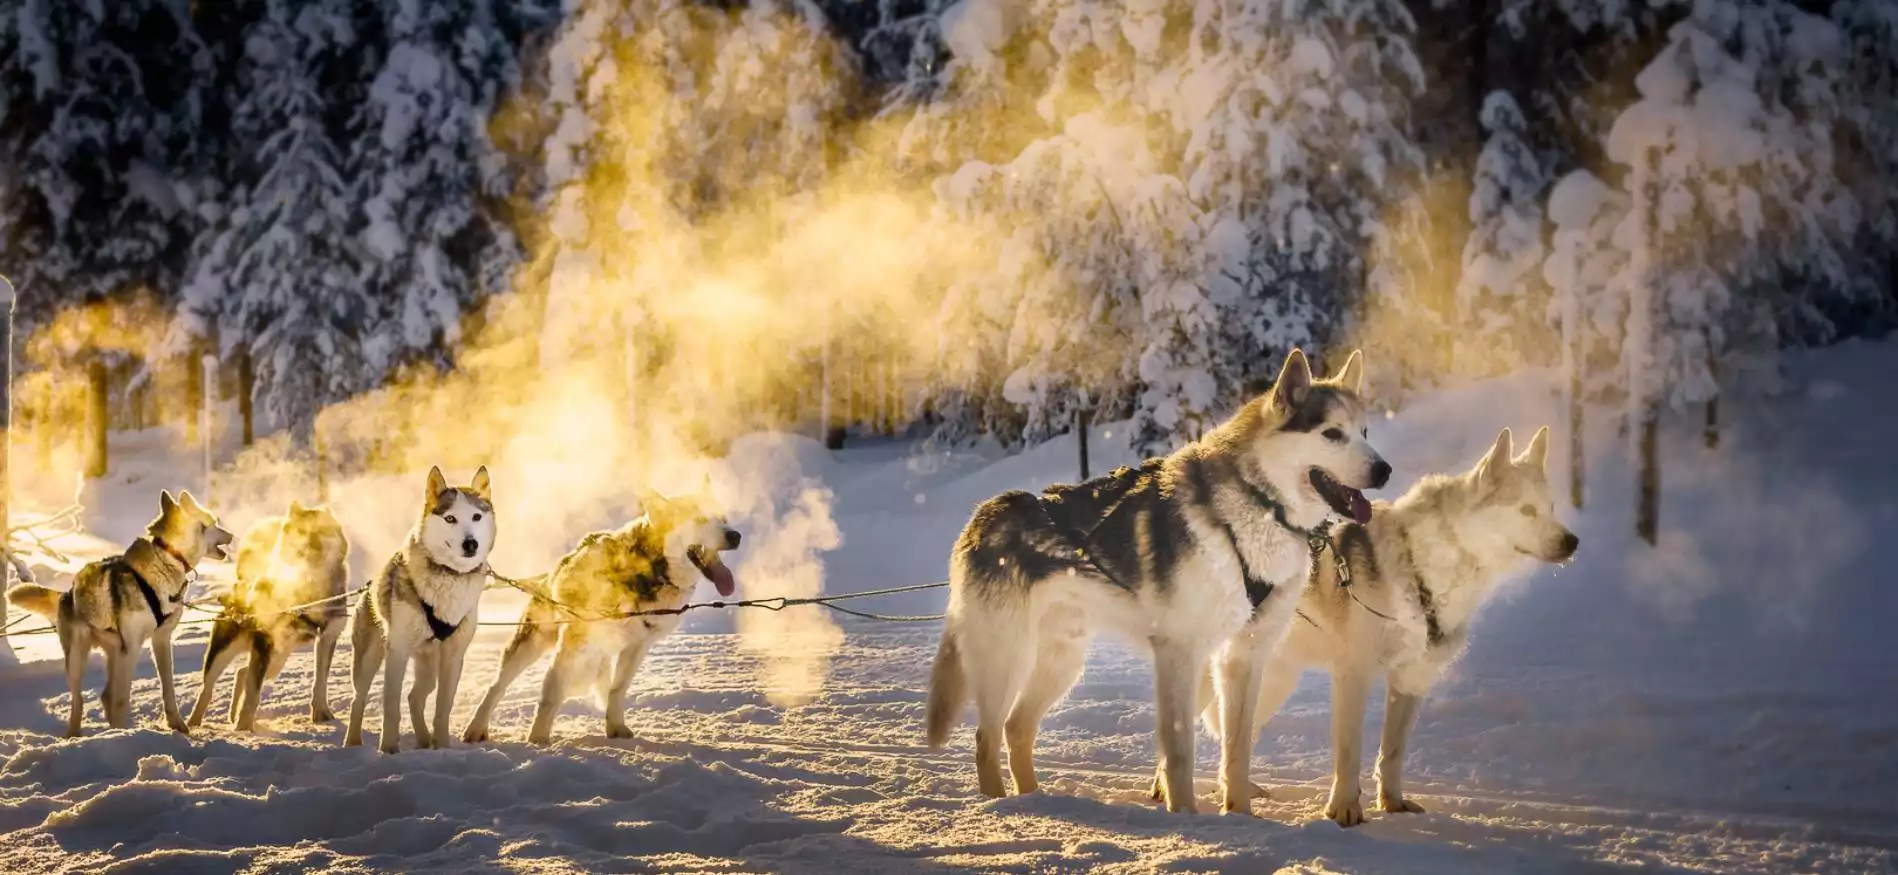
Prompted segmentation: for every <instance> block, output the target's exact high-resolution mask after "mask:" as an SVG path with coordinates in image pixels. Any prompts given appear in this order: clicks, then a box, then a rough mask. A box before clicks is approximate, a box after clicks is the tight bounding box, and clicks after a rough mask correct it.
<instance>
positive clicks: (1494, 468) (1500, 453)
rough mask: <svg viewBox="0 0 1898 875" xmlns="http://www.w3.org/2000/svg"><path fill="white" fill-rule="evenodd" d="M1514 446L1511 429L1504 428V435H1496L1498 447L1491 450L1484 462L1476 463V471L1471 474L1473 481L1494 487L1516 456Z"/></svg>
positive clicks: (1484, 457)
mask: <svg viewBox="0 0 1898 875" xmlns="http://www.w3.org/2000/svg"><path fill="white" fill-rule="evenodd" d="M1513 444H1514V442H1513V440H1512V439H1511V438H1510V436H1509V427H1508V426H1503V430H1502V433H1501V434H1498V435H1496V445H1495V446H1492V447H1490V448H1489V452H1488V453H1487V454H1485V455H1484V456H1483V459H1482V461H1480V462H1477V463H1476V470H1474V471H1472V472H1470V473H1471V475H1472V477H1471V479H1473V480H1475V481H1476V482H1477V483H1478V484H1480V485H1483V486H1490V485H1493V484H1494V483H1495V482H1496V480H1497V478H1499V477H1501V476H1502V475H1503V473H1504V471H1505V470H1507V469H1508V467H1509V459H1510V457H1511V456H1512V455H1514V454H1515V448H1514V445H1513Z"/></svg>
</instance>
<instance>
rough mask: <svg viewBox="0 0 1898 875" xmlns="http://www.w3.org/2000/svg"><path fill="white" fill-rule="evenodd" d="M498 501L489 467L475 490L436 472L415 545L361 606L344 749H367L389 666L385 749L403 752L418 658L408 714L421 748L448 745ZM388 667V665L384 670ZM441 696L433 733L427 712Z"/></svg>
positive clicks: (392, 562) (394, 560)
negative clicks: (405, 705)
mask: <svg viewBox="0 0 1898 875" xmlns="http://www.w3.org/2000/svg"><path fill="white" fill-rule="evenodd" d="M494 523H495V520H494V500H493V495H492V494H491V493H490V492H489V491H488V469H487V468H486V467H483V468H481V469H480V470H478V471H476V472H475V475H474V479H473V480H471V481H469V483H468V485H467V486H452V487H451V486H449V485H448V481H447V479H446V478H444V477H442V470H441V469H440V468H431V469H429V472H428V485H427V486H426V487H425V488H424V490H423V492H422V516H421V519H420V520H418V521H417V522H416V524H415V528H414V529H413V530H411V531H410V532H409V539H408V542H407V543H405V544H404V545H403V547H402V549H401V551H400V552H398V553H396V554H395V555H394V556H393V557H391V558H390V559H389V564H388V565H386V566H384V568H383V570H382V575H381V576H380V577H379V578H377V579H376V581H375V582H374V583H373V584H370V585H369V586H368V587H367V588H365V590H364V591H363V594H362V598H361V600H360V601H358V602H357V603H356V612H355V614H356V620H355V626H354V631H353V632H352V634H351V636H350V644H351V646H352V648H353V649H354V651H355V660H356V663H355V671H354V674H355V681H356V699H355V701H353V702H351V703H350V705H349V732H348V733H347V734H346V735H345V736H344V737H343V744H344V745H347V746H355V745H360V744H362V721H363V712H364V711H365V709H367V708H368V706H369V685H370V684H372V683H374V682H375V679H376V671H377V670H378V669H382V672H383V674H382V737H381V738H380V739H379V742H380V744H379V747H380V748H381V749H382V752H383V753H395V752H396V751H398V750H400V749H401V744H400V742H401V737H402V679H403V676H404V675H405V674H407V672H408V665H409V660H411V659H413V660H414V661H415V688H414V689H413V690H410V691H409V713H410V717H411V719H412V721H413V722H414V724H415V745H416V747H418V748H431V747H447V746H448V744H449V734H448V728H449V727H448V720H449V712H451V711H453V710H454V707H455V690H456V688H457V687H459V686H460V685H461V665H462V661H463V658H464V657H465V656H466V655H467V653H468V645H469V644H472V643H473V642H474V637H475V625H476V624H477V623H478V622H479V621H480V610H479V609H480V606H481V590H482V589H483V588H485V587H486V586H487V582H488V551H490V550H492V549H494V536H495V525H494ZM385 666H386V667H385ZM431 691H432V692H434V693H435V694H436V695H435V721H434V725H433V726H432V727H431V726H430V725H429V722H428V721H427V720H425V719H424V712H423V709H424V708H425V707H426V706H427V704H428V695H429V693H430V692H431Z"/></svg>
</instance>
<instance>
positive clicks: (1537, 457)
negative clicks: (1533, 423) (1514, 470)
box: [1516, 425, 1549, 471]
mask: <svg viewBox="0 0 1898 875" xmlns="http://www.w3.org/2000/svg"><path fill="white" fill-rule="evenodd" d="M1548 463H1549V427H1548V426H1546V425H1545V426H1543V427H1541V428H1538V429H1536V434H1535V437H1532V438H1530V439H1529V448H1528V449H1526V450H1523V451H1522V455H1520V456H1517V457H1516V467H1518V468H1534V469H1535V470H1537V471H1542V470H1546V469H1547V468H1548Z"/></svg>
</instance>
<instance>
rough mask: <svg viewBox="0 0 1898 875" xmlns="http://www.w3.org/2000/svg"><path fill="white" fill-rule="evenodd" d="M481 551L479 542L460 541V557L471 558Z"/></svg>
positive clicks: (467, 539)
mask: <svg viewBox="0 0 1898 875" xmlns="http://www.w3.org/2000/svg"><path fill="white" fill-rule="evenodd" d="M480 549H481V542H480V541H477V540H475V539H473V538H463V539H461V555H463V556H470V557H472V556H473V555H474V554H475V553H476V552H477V551H479V550H480Z"/></svg>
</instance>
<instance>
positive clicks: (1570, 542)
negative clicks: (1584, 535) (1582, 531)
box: [1562, 532, 1582, 559]
mask: <svg viewBox="0 0 1898 875" xmlns="http://www.w3.org/2000/svg"><path fill="white" fill-rule="evenodd" d="M1580 546H1582V539H1581V538H1577V537H1575V533H1574V532H1564V533H1563V534H1562V558H1564V559H1567V558H1568V557H1570V556H1573V555H1575V550H1576V548H1578V547H1580Z"/></svg>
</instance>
